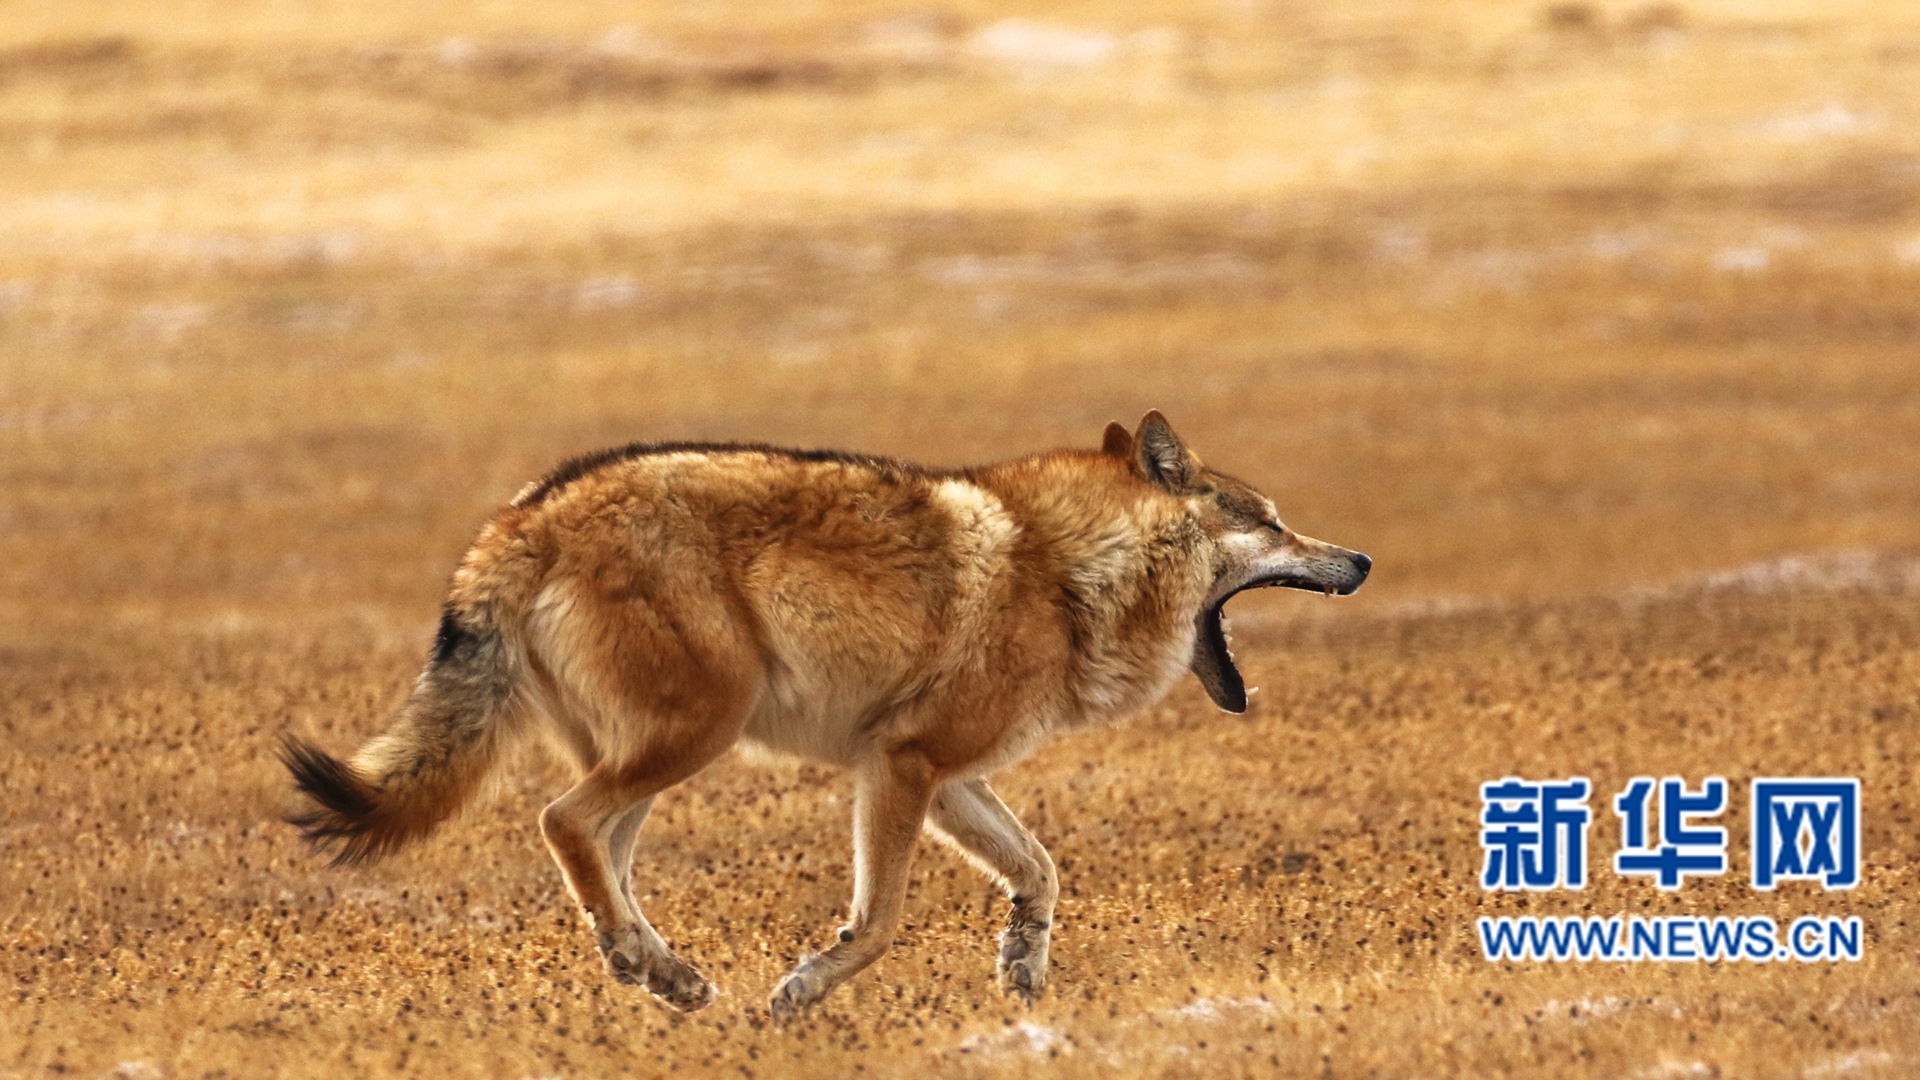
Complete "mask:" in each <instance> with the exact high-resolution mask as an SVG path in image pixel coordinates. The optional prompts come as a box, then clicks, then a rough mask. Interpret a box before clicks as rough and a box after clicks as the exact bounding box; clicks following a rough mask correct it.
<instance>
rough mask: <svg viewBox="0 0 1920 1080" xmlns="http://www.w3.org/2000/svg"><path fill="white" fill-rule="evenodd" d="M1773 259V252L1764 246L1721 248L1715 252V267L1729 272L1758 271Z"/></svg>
mask: <svg viewBox="0 0 1920 1080" xmlns="http://www.w3.org/2000/svg"><path fill="white" fill-rule="evenodd" d="M1772 261H1773V254H1772V252H1769V251H1768V250H1767V249H1766V248H1763V247H1731V248H1721V249H1720V250H1719V251H1716V252H1714V253H1713V268H1714V269H1715V270H1722V271H1726V272H1728V273H1740V274H1752V273H1757V272H1759V271H1761V270H1765V269H1766V268H1767V264H1768V263H1769V262H1772Z"/></svg>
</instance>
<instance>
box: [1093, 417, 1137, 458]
mask: <svg viewBox="0 0 1920 1080" xmlns="http://www.w3.org/2000/svg"><path fill="white" fill-rule="evenodd" d="M1100 452H1101V453H1103V454H1105V455H1107V456H1108V457H1117V458H1119V459H1120V460H1121V461H1132V460H1133V435H1132V434H1131V433H1129V432H1128V431H1127V425H1125V424H1122V423H1121V422H1120V421H1118V420H1115V421H1114V422H1113V423H1111V424H1108V425H1107V434H1106V437H1105V438H1103V439H1101V440H1100Z"/></svg>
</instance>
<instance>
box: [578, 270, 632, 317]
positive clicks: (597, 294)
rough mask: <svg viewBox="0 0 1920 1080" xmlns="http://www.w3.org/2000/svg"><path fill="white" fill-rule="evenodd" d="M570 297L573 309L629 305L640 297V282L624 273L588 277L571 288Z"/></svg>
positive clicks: (599, 309)
mask: <svg viewBox="0 0 1920 1080" xmlns="http://www.w3.org/2000/svg"><path fill="white" fill-rule="evenodd" d="M570 299H571V306H572V307H573V309H574V310H575V311H604V310H607V309H609V308H623V307H631V306H632V305H633V303H634V301H636V300H638V299H640V283H639V282H637V281H635V280H633V279H632V278H630V277H627V276H625V275H619V276H615V277H597V278H588V279H587V280H586V281H583V282H581V283H580V284H579V285H578V286H577V287H576V288H575V289H574V290H573V296H572V297H571V298H570Z"/></svg>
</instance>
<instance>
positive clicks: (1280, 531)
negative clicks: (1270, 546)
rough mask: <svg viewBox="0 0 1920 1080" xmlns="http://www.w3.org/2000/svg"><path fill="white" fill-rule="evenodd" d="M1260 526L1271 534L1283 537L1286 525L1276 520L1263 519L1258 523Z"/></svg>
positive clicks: (1285, 533)
mask: <svg viewBox="0 0 1920 1080" xmlns="http://www.w3.org/2000/svg"><path fill="white" fill-rule="evenodd" d="M1260 527H1261V528H1263V529H1266V530H1268V531H1270V532H1272V533H1273V535H1275V536H1278V537H1282V538H1285V536H1286V535H1287V527H1286V526H1285V525H1282V524H1280V523H1279V522H1277V521H1263V522H1261V523H1260Z"/></svg>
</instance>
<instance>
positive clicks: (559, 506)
mask: <svg viewBox="0 0 1920 1080" xmlns="http://www.w3.org/2000/svg"><path fill="white" fill-rule="evenodd" d="M1369 566H1370V561H1369V560H1367V558H1366V557H1365V556H1363V555H1358V554H1355V553H1353V552H1350V551H1346V550H1345V549H1342V548H1337V547H1334V546H1332V545H1329V544H1323V543H1321V542H1319V541H1316V540H1310V539H1308V538H1306V537H1302V536H1299V535H1298V534H1296V533H1293V532H1292V531H1291V530H1288V529H1286V527H1285V526H1283V525H1282V524H1280V522H1279V519H1278V518H1277V516H1275V513H1274V510H1273V505H1272V503H1271V502H1269V501H1268V500H1267V499H1266V498H1265V497H1264V496H1261V495H1260V494H1259V493H1258V492H1256V491H1254V490H1253V489H1252V488H1250V487H1248V486H1247V485H1245V484H1244V483H1241V482H1239V481H1237V480H1233V479H1232V478H1231V477H1227V476H1224V475H1222V474H1219V473H1215V472H1213V471H1212V470H1209V469H1207V468H1206V466H1205V465H1204V464H1202V463H1201V462H1200V460H1199V458H1197V457H1195V456H1194V455H1193V454H1192V452H1191V451H1189V450H1188V449H1187V448H1186V446H1185V444H1184V443H1183V442H1182V441H1181V440H1180V439H1179V438H1178V436H1176V435H1175V434H1174V433H1173V430H1172V428H1171V427H1169V426H1168V425H1167V423H1166V421H1165V419H1164V418H1163V417H1161V416H1160V415H1159V414H1158V413H1149V414H1148V415H1147V417H1146V418H1145V419H1144V420H1143V421H1142V422H1141V424H1140V426H1139V429H1138V430H1137V431H1136V432H1133V433H1129V432H1128V431H1127V430H1126V429H1125V428H1123V427H1120V426H1119V425H1117V424H1115V425H1110V426H1109V428H1108V429H1107V431H1106V433H1105V436H1104V439H1103V443H1102V448H1101V450H1100V451H1099V452H1086V451H1071V450H1063V451H1055V452H1051V453H1045V454H1039V455H1035V456H1032V457H1027V458H1022V459H1019V460H1016V461H1012V462H1007V463H1005V464H1001V465H995V466H989V467H983V468H977V469H966V470H957V471H938V470H930V469H924V468H920V467H917V466H912V465H907V464H904V463H900V462H893V461H889V460H886V459H881V458H872V457H865V456H860V455H849V454H839V453H826V452H800V451H787V450H780V449H775V448H770V447H764V446H716V445H703V444H657V445H645V444H636V445H633V446H629V447H623V448H620V449H618V450H614V451H608V452H605V453H603V454H599V455H592V456H589V457H587V458H581V459H576V460H574V461H571V462H568V463H567V464H565V465H563V466H562V467H561V468H560V469H558V470H556V471H555V472H554V473H553V474H551V475H549V476H548V477H546V478H545V479H543V480H541V481H538V482H536V483H534V484H532V485H529V486H528V488H527V489H526V490H525V491H523V492H522V493H521V495H520V496H519V497H517V498H515V499H514V500H513V502H512V503H510V504H509V505H508V506H506V507H505V508H503V509H502V510H501V511H500V512H499V513H498V514H497V515H495V517H494V518H493V519H492V520H491V521H490V522H489V523H488V524H487V525H486V527H485V528H484V529H483V530H482V531H481V533H480V536H479V538H478V539H477V540H476V541H475V543H474V545H473V547H472V548H471V549H470V550H469V551H468V552H467V555H466V557H465V559H464V560H463V561H462V563H461V565H460V568H459V570H458V571H457V572H456V574H455V576H454V581H453V587H452V590H451V594H450V596H449V598H448V601H447V606H446V611H445V614H444V616H443V619H442V622H441V627H440V632H439V634H438V635H437V637H436V641H435V646H434V649H433V654H432V658H431V659H430V661H429V662H428V664H427V667H426V670H425V671H424V672H423V673H422V674H421V676H420V678H419V680H418V682H417V683H416V685H415V687H414V691H413V693H412V695H411V696H410V697H409V698H408V700H407V702H406V704H405V705H403V706H402V708H401V712H400V716H399V718H398V719H397V720H396V722H395V723H394V725H393V726H392V727H391V728H390V729H389V730H388V731H387V733H386V734H384V735H382V736H380V737H379V738H377V739H375V740H373V741H372V742H371V743H369V744H368V745H367V746H366V747H365V748H363V749H362V750H361V751H360V752H359V753H358V754H356V755H355V756H354V757H353V759H352V760H351V762H341V761H338V760H336V759H334V758H331V757H329V756H327V755H326V754H325V753H324V752H322V751H320V750H319V749H317V748H315V747H313V746H311V745H309V744H306V743H303V742H300V741H297V740H293V739H289V740H288V741H287V742H286V744H285V746H284V748H283V754H282V757H283V760H284V761H285V763H286V765H287V768H288V769H289V771H290V772H291V773H292V775H293V778H294V782H295V784H296V786H297V787H298V788H299V790H300V791H301V792H303V793H304V794H305V795H306V796H307V798H308V799H309V801H310V803H311V805H310V807H309V808H308V809H306V810H304V811H302V812H300V813H299V814H297V815H295V816H294V817H293V818H292V819H291V820H293V822H294V823H295V824H296V825H299V826H300V827H301V829H302V830H303V831H304V832H305V834H306V835H307V836H308V837H309V838H310V839H312V840H313V841H315V842H316V843H319V844H322V845H331V846H333V848H334V850H335V860H336V862H341V863H355V862H361V861H365V860H367V859H371V858H375V857H378V856H380V855H384V854H386V853H388V852H390V851H392V850H394V849H396V848H398V847H400V846H401V845H403V844H405V843H407V842H409V841H411V840H414V839H417V838H419V837H421V836H423V835H425V834H426V833H427V832H428V831H430V830H431V829H432V828H433V827H434V826H435V825H437V824H438V823H439V822H441V821H443V820H444V819H445V818H446V817H447V816H449V815H450V814H452V813H454V812H455V811H456V810H458V809H459V808H460V806H461V805H463V804H464V803H465V802H466V801H467V800H468V799H469V798H471V796H472V795H473V793H474V792H475V791H476V790H477V789H478V787H479V786H480V784H481V782H482V781H483V780H484V779H485V777H486V776H487V774H488V772H489V770H490V769H491V767H492V765H493V763H494V761H495V760H496V758H497V757H498V755H499V752H500V751H501V749H502V748H503V747H504V746H505V745H506V744H507V743H508V742H509V741H510V740H511V739H512V738H514V737H515V736H517V735H518V734H519V733H520V732H522V731H527V732H537V733H539V734H541V735H542V736H544V737H545V738H547V739H548V740H549V741H550V742H551V743H552V744H553V745H555V746H556V747H557V748H558V749H559V750H560V752H561V753H562V754H563V755H564V756H565V757H567V758H569V759H570V760H571V761H572V762H573V763H574V764H575V765H576V767H577V768H578V770H579V774H580V777H581V779H580V782H579V784H577V785H576V786H575V787H574V788H573V789H572V790H570V791H568V792H567V793H566V794H565V795H563V796H562V797H561V798H560V799H558V800H556V801H555V802H554V803H553V804H552V805H551V806H549V807H547V809H546V810H545V811H544V812H543V813H542V815H541V829H542V832H543V834H544V835H545V836H546V839H547V842H548V846H549V848H550V849H551V850H552V852H553V855H554V857H555V859H556V861H558V862H559V864H560V866H561V869H562V870H563V872H564V873H565V875H566V878H567V883H568V886H569V888H570V889H571V890H572V892H573V894H574V896H575V898H576V899H577V900H578V901H579V902H580V904H581V906H582V908H583V909H584V910H585V912H586V914H587V917H588V919H589V922H590V923H591V925H592V927H593V929H594V931H595V933H596V935H597V936H598V940H599V943H600V948H601V951H602V953H603V955H604V956H605V957H606V960H607V963H608V966H609V968H610V969H611V970H612V972H613V974H614V975H615V976H616V977H617V978H619V979H621V980H622V981H625V982H632V983H636V984H640V985H644V986H646V987H647V988H648V989H650V990H652V991H653V992H654V993H655V994H657V995H659V996H661V997H662V998H664V999H665V1000H667V1001H668V1002H670V1003H672V1004H674V1005H677V1006H679V1007H682V1008H698V1007H700V1006H701V1005H704V1004H706V1003H707V1002H708V1001H709V1000H711V998H712V994H713V990H712V987H711V985H710V984H708V983H707V981H706V980H705V979H704V978H703V977H701V976H700V975H699V974H698V973H697V972H695V971H694V970H693V969H692V968H690V967H688V966H687V965H686V964H685V963H684V962H682V961H681V960H680V959H679V958H678V957H676V956H675V955H673V953H672V952H671V950H670V949H668V947H667V945H666V943H665V942H664V941H662V940H661V939H660V937H659V935H658V934H656V933H655V932H654V931H653V928H652V927H651V926H650V925H648V924H647V922H646V919H645V917H644V916H643V915H642V914H641V912H640V909H639V904H638V903H637V901H636V900H635V898H634V897H635V894H634V890H633V886H632V881H631V871H632V857H633V850H634V846H635V844H636V842H637V834H638V831H639V828H640V825H641V823H642V822H643V821H644V820H645V817H646V815H647V812H648V810H649V809H650V807H651V806H652V803H653V799H654V797H655V796H656V795H658V794H659V793H660V792H662V791H664V790H666V789H667V788H668V787H671V786H672V785H674V784H677V783H679V782H680V781H681V780H684V779H685V778H687V777H689V776H691V775H693V774H694V773H695V772H697V771H699V770H700V769H701V768H703V767H704V766H705V765H707V764H708V763H709V762H711V761H713V760H714V759H715V758H716V757H718V756H720V755H721V754H723V753H724V752H726V750H727V749H728V748H729V747H731V746H733V745H735V744H736V743H740V742H746V743H749V744H756V745H759V746H762V747H766V748H770V749H773V750H778V751H784V752H787V753H791V754H796V755H799V756H802V757H806V758H809V759H813V760H817V761H824V762H828V763H832V764H837V765H842V766H845V767H847V768H849V769H851V770H852V771H853V774H854V777H855V783H856V794H857V799H856V828H855V856H856V857H855V863H856V872H855V888H854V902H853V910H852V918H851V920H850V921H849V924H848V925H847V926H846V927H845V928H844V929H843V930H842V931H841V933H840V936H839V940H838V941H837V942H835V943H834V944H833V945H832V947H830V948H829V949H828V950H827V951H826V952H824V953H822V954H820V955H818V956H814V957H810V958H807V959H806V960H804V961H803V962H802V963H801V964H800V965H799V966H798V967H797V968H796V969H795V970H794V971H793V973H791V974H790V975H788V976H787V978H786V979H785V980H783V981H782V982H781V984H780V986H779V987H778V988H777V989H776V990H775V993H774V999H773V1012H774V1014H775V1015H776V1017H784V1016H786V1015H789V1014H791V1013H792V1012H793V1011H795V1010H797V1009H799V1008H801V1007H804V1006H805V1005H807V1004H810V1003H811V1002H813V1001H815V1000H817V999H818V998H820V997H821V996H823V995H824V994H826V993H827V992H828V991H830V990H831V989H832V988H833V987H834V986H836V985H838V984H839V983H840V982H842V981H844V980H845V979H846V978H848V977H849V976H851V975H852V974H853V973H855V972H857V971H858V970H860V969H861V968H863V967H865V966H866V965H867V964H869V963H871V962H872V961H873V960H875V959H877V958H878V957H879V956H880V955H881V954H883V953H884V952H885V951H886V948H887V946H888V944H889V943H890V942H891V940H892V936H893V932H894V926H895V924H896V922H897V919H898V915H899V909H900V903H901V899H902V894H903V891H904V881H905V873H906V865H907V861H908V859H909V858H910V856H911V852H912V848H913V846H914V841H915V838H916V837H917V835H918V834H919V832H920V831H921V829H922V827H923V825H926V826H931V827H932V828H933V829H934V831H935V832H936V833H937V834H938V835H940V836H941V837H942V838H944V839H946V840H947V841H949V842H950V843H952V844H953V845H954V846H955V847H957V848H959V849H960V850H961V851H962V852H963V853H964V854H966V855H967V856H968V857H969V858H971V859H973V860H974V861H975V862H977V863H979V864H980V865H981V866H982V867H983V868H984V869H985V870H986V871H987V872H988V873H989V874H991V875H993V876H994V877H996V878H997V879H999V880H1000V881H1002V882H1003V884H1005V886H1006V887H1007V889H1008V891H1009V893H1010V894H1011V895H1012V896H1013V898H1014V911H1013V916H1012V917H1011V918H1010V921H1009V925H1008V929H1007V932H1006V933H1005V934H1004V935H1003V936H1002V949H1001V957H1000V968H1001V979H1002V983H1003V985H1004V986H1006V988H1007V989H1008V990H1010V991H1012V992H1016V993H1020V994H1023V995H1029V996H1030V995H1033V994H1037V993H1039V992H1040V991H1041V989H1042V988H1043V987H1044V985H1045V978H1046V963H1047V945H1048V930H1049V928H1050V926H1051V920H1052V915H1053V907H1054V904H1055V902H1056V900H1057V898H1058V895H1059V886H1058V881H1057V877H1056V875H1055V873H1054V868H1053V864H1052V862H1051V861H1050V860H1049V859H1048V858H1047V854H1046V851H1045V850H1044V848H1042V847H1041V846H1040V844H1039V842H1038V841H1036V840H1034V838H1033V837H1032V836H1031V834H1029V833H1027V831H1026V830H1025V829H1024V828H1022V827H1021V826H1020V824H1019V822H1018V821H1017V820H1016V819H1014V817H1013V815H1012V814H1011V812H1009V811H1008V810H1007V809H1006V807H1005V806H1004V804H1002V803H1001V802H1000V801H999V800H998V798H997V797H995V796H994V794H993V792H992V790H991V789H990V788H989V787H988V786H987V783H986V780H985V777H986V776H987V775H988V774H990V773H991V772H992V771H994V770H995V769H998V768H1001V767H1004V766H1006V765H1008V764H1010V763H1012V762H1014V761H1016V760H1018V759H1019V758H1020V757H1021V756H1023V755H1024V754H1025V753H1027V752H1028V751H1030V750H1031V749H1032V748H1033V747H1034V746H1035V745H1036V744H1037V743H1038V742H1039V741H1041V740H1042V739H1044V738H1045V737H1047V736H1048V735H1051V734H1055V733H1058V732H1060V731H1064V730H1069V729H1072V728H1075V727H1078V726H1081V725H1083V724H1088V723H1094V722H1101V721H1107V720H1112V719H1117V718H1120V717H1122V716H1125V715H1127V714H1129V713H1133V712H1137V711H1139V710H1141V709H1143V708H1145V707H1147V706H1148V705H1151V704H1152V703H1154V702H1155V701H1157V700H1159V698H1160V697H1161V696H1162V695H1164V694H1165V693H1166V692H1167V690H1168V689H1169V688H1170V687H1171V686H1172V685H1173V683H1174V682H1175V681H1176V680H1177V679H1178V678H1179V676H1180V674H1181V673H1182V672H1184V671H1187V670H1189V669H1191V670H1193V671H1194V672H1195V673H1196V674H1198V675H1199V676H1200V678H1201V681H1202V683H1203V685H1205V686H1206V688H1207V690H1208V692H1209V694H1211V695H1212V696H1213V697H1214V699H1215V701H1217V702H1219V703H1220V704H1221V706H1222V707H1223V708H1226V709H1229V710H1230V711H1239V710H1240V709H1242V708H1244V707H1245V705H1246V700H1245V692H1244V689H1243V688H1242V686H1241V684H1240V680H1239V675H1238V672H1237V671H1235V670H1234V669H1233V665H1232V660H1231V656H1230V654H1229V653H1227V651H1226V639H1225V634H1224V631H1223V630H1222V629H1221V625H1220V608H1221V605H1223V604H1224V603H1225V601H1226V598H1227V597H1228V596H1231V595H1232V594H1233V593H1234V592H1237V591H1239V590H1241V589H1244V588H1249V587H1259V586H1263V585H1289V586H1293V587H1300V588H1312V589H1320V590H1325V591H1328V592H1351V591H1352V590H1353V589H1354V588H1357V587H1358V586H1359V584H1360V582H1361V581H1362V580H1364V578H1365V577H1366V574H1367V571H1368V568H1369Z"/></svg>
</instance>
